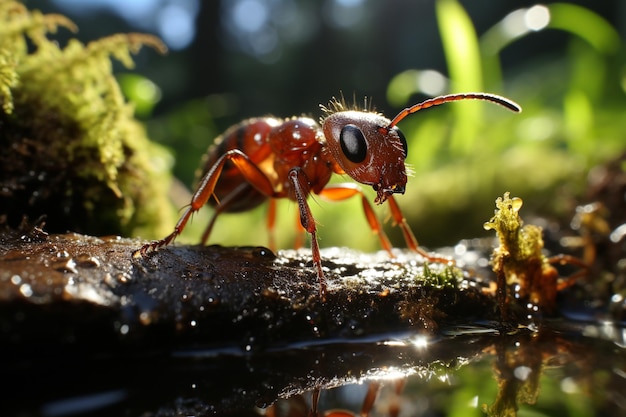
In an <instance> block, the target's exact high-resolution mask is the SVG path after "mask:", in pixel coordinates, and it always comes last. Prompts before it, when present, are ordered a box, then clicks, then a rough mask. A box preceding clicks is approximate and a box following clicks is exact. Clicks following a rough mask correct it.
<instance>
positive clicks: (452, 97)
mask: <svg viewBox="0 0 626 417" xmlns="http://www.w3.org/2000/svg"><path fill="white" fill-rule="evenodd" d="M460 100H486V101H490V102H492V103H495V104H499V105H500V106H503V107H506V108H507V109H509V110H511V111H514V112H516V113H519V112H521V111H522V108H521V107H520V105H519V104H517V103H515V102H514V101H512V100H509V99H508V98H504V97H502V96H498V95H495V94H487V93H459V94H448V95H445V96H439V97H433V98H429V99H428V100H424V101H422V102H421V103H417V104H414V105H412V106H411V107H407V108H406V109H404V110H402V111H401V112H400V113H398V114H397V116H396V117H394V118H393V120H392V121H391V123H389V125H388V126H386V127H385V129H391V128H392V127H394V126H395V125H397V124H398V122H399V121H400V120H402V119H404V118H405V117H407V116H408V115H409V114H413V113H415V112H416V111H418V110H422V109H427V108H429V107H434V106H439V105H440V104H444V103H449V102H451V101H460Z"/></svg>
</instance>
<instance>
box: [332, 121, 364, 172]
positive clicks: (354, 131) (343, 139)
mask: <svg viewBox="0 0 626 417" xmlns="http://www.w3.org/2000/svg"><path fill="white" fill-rule="evenodd" d="M339 143H340V144H341V150H342V151H343V154H344V155H345V156H346V158H348V160H350V161H351V162H354V163H358V162H362V161H363V160H364V159H365V154H366V152H367V143H366V142H365V136H363V132H361V129H359V128H358V127H356V126H355V125H345V126H344V127H343V129H341V134H340V135H339Z"/></svg>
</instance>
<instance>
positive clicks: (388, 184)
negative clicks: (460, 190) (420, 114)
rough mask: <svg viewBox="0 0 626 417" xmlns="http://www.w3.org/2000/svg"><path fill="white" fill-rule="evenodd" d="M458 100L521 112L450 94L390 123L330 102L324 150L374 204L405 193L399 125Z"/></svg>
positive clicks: (489, 97) (503, 101)
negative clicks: (368, 189) (368, 191)
mask: <svg viewBox="0 0 626 417" xmlns="http://www.w3.org/2000/svg"><path fill="white" fill-rule="evenodd" d="M459 100H486V101H490V102H492V103H495V104H499V105H501V106H504V107H506V108H507V109H509V110H511V111H514V112H520V111H521V110H522V109H521V107H520V106H519V105H518V104H517V103H515V102H513V101H511V100H509V99H507V98H504V97H501V96H497V95H495V94H487V93H461V94H449V95H445V96H439V97H434V98H431V99H428V100H424V101H422V102H421V103H418V104H415V105H413V106H411V107H407V108H406V109H404V110H402V111H401V112H400V113H398V114H397V115H396V116H395V117H394V118H393V119H392V120H391V121H390V120H389V119H387V118H385V117H383V116H382V115H380V114H377V113H374V112H371V111H368V110H364V111H358V110H346V109H345V104H344V102H343V101H338V100H336V99H333V100H332V101H331V102H330V105H329V107H325V106H322V110H323V111H324V112H326V113H328V114H329V115H328V116H326V117H325V118H324V119H323V120H322V122H321V123H322V129H323V131H324V137H325V138H326V141H327V146H328V148H329V150H330V152H331V154H332V155H333V157H334V159H335V161H337V163H338V164H339V166H340V167H341V169H342V170H343V171H344V172H345V173H347V174H348V175H350V177H352V178H354V179H355V180H356V181H358V182H360V183H362V184H368V185H371V186H372V187H373V188H374V190H376V192H377V196H376V200H375V202H376V203H382V202H384V201H385V200H386V199H387V198H388V197H389V196H390V195H392V194H393V193H402V194H403V193H404V188H405V185H406V181H407V172H406V167H405V164H404V160H405V159H406V156H407V142H406V139H405V137H404V135H403V134H402V132H400V130H398V128H397V127H396V125H397V124H398V122H400V121H401V120H402V119H404V118H405V117H406V116H408V115H410V114H413V113H415V112H417V111H418V110H422V109H427V108H429V107H433V106H439V105H440V104H444V103H448V102H451V101H459Z"/></svg>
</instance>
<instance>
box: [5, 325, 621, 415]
mask: <svg viewBox="0 0 626 417" xmlns="http://www.w3.org/2000/svg"><path fill="white" fill-rule="evenodd" d="M491 325H492V323H485V324H484V325H481V326H475V327H471V328H462V329H461V328H455V329H446V330H444V331H443V332H442V335H441V336H438V337H437V338H432V337H429V336H425V335H419V334H411V333H405V334H395V335H390V334H388V335H379V336H372V337H369V338H367V339H358V340H354V339H352V340H334V341H326V342H324V343H319V344H315V345H313V344H302V345H291V346H284V347H282V348H277V349H273V350H269V351H264V352H253V353H245V351H242V350H240V349H235V350H233V349H215V348H206V347H201V346H198V347H197V348H195V349H186V350H174V351H173V353H172V354H171V355H166V356H164V355H160V354H159V355H155V356H153V357H150V356H149V355H143V356H142V357H134V356H133V355H128V356H127V357H123V356H122V357H119V356H118V357H101V358H81V357H79V356H76V355H74V356H71V357H68V356H67V355H64V354H63V352H61V351H59V352H40V353H39V355H42V356H46V357H45V358H43V357H42V359H41V361H40V362H39V363H38V364H37V365H33V364H32V363H31V364H29V365H28V366H27V365H24V366H20V364H19V363H16V364H15V367H10V369H9V373H8V375H7V376H9V377H10V381H11V384H10V386H9V387H8V389H5V390H4V395H3V397H4V398H5V399H6V401H4V403H5V405H6V406H7V408H5V411H6V412H7V413H3V415H15V416H31V415H32V416H36V415H39V416H45V417H57V416H70V415H98V416H100V415H105V416H108V415H111V416H182V415H185V416H191V415H196V416H202V415H219V416H227V415H228V416H231V415H269V416H276V417H278V416H292V417H295V416H306V415H308V413H309V412H310V409H311V407H312V406H313V404H314V401H313V395H312V394H313V393H314V392H315V393H316V395H317V394H319V403H318V404H317V410H318V411H319V413H320V415H328V416H341V415H350V414H338V412H337V411H332V410H337V409H343V410H347V411H349V412H351V413H353V414H355V415H359V412H360V411H361V409H362V407H363V403H364V400H365V399H366V397H367V392H368V390H371V393H372V394H371V395H370V398H375V401H374V402H373V404H372V405H371V407H370V406H367V405H366V408H370V410H369V415H372V416H387V415H399V416H484V415H494V416H495V415H498V416H514V415H516V414H517V415H519V416H621V415H626V344H625V340H626V328H624V327H619V326H615V325H610V324H609V323H598V324H589V323H575V322H565V321H553V322H547V323H543V324H541V325H540V326H538V329H529V328H521V329H517V330H516V331H512V332H510V333H509V334H504V335H500V334H499V333H498V332H497V331H496V330H494V329H493V327H492V326H491ZM33 366H36V368H33ZM316 390H319V391H316ZM374 394H376V396H375V397H374Z"/></svg>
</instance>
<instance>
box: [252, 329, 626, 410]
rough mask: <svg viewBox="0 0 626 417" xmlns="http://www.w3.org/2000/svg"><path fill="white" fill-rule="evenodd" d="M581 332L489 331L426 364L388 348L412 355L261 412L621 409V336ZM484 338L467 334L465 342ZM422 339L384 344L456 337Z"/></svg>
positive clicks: (624, 360) (624, 362)
mask: <svg viewBox="0 0 626 417" xmlns="http://www.w3.org/2000/svg"><path fill="white" fill-rule="evenodd" d="M585 327H588V326H585ZM464 333H465V335H464V337H466V336H467V332H464ZM580 333H581V329H572V328H569V329H567V331H566V329H565V327H564V326H563V324H562V323H557V325H556V326H555V328H554V329H550V330H548V329H544V330H541V331H536V332H533V331H529V330H527V329H521V330H519V331H518V332H514V333H513V334H508V335H501V336H494V335H486V336H484V338H488V339H490V343H487V344H486V345H483V346H482V348H481V349H480V351H479V352H477V351H474V354H473V355H471V357H463V349H460V350H459V352H458V353H459V354H460V355H459V356H458V357H457V358H456V360H454V361H446V360H434V361H433V362H432V363H430V364H429V365H428V366H426V367H424V366H423V365H417V364H416V363H415V362H411V361H410V360H408V359H409V356H410V355H409V354H407V352H406V351H395V352H393V350H392V349H391V348H390V350H389V351H388V352H387V354H396V355H398V357H401V358H405V359H407V361H406V364H405V366H404V367H400V368H396V367H389V368H387V369H386V370H387V371H388V373H385V371H386V370H385V369H384V367H382V368H378V370H377V372H376V373H375V377H373V378H371V376H372V375H374V374H372V373H369V374H368V375H366V376H364V377H362V378H357V379H356V380H355V381H353V383H347V384H346V385H342V386H340V387H335V386H333V384H332V382H331V381H328V383H327V384H324V385H323V386H324V389H322V390H321V392H319V390H314V391H313V392H314V394H313V395H311V394H310V392H306V393H300V394H298V395H295V396H291V397H289V398H287V399H281V400H278V401H277V402H276V403H275V404H274V405H272V406H271V407H270V408H269V409H267V410H265V411H263V413H264V414H265V415H269V416H272V417H281V416H291V417H296V416H310V415H312V414H311V412H312V411H311V410H313V412H318V414H317V415H324V416H327V417H339V416H352V415H361V416H367V415H372V416H377V415H384V416H396V415H400V416H404V415H406V416H409V415H427V416H431V415H446V416H473V415H476V416H483V415H488V416H516V415H517V414H518V411H519V410H520V409H521V410H525V411H526V412H527V413H531V414H532V415H537V416H542V415H545V416H553V415H559V416H565V415H576V416H617V415H624V413H626V407H625V404H626V403H625V400H626V396H625V394H624V393H625V392H626V367H625V366H626V355H625V352H624V351H623V348H622V347H621V346H623V344H622V343H623V342H622V341H620V340H615V341H613V342H614V343H613V342H606V341H604V340H599V339H586V338H581V337H580V336H575V334H578V335H580ZM484 338H483V340H481V341H480V342H478V341H477V340H474V341H470V340H467V341H466V342H467V346H468V347H469V346H470V345H471V344H472V343H482V342H484V341H485V340H484ZM422 340H424V339H422V338H415V337H410V338H407V339H405V340H404V341H394V342H393V343H384V345H386V346H393V347H398V346H404V347H411V346H412V347H413V349H415V350H420V349H430V350H433V351H437V350H439V349H440V348H443V347H444V345H446V344H448V343H450V342H451V340H447V339H444V340H439V341H438V342H437V343H435V344H431V345H430V346H428V348H426V345H425V344H422V342H421V341H422ZM415 341H418V343H415ZM457 347H460V345H459V346H457ZM392 352H393V353H392ZM466 352H467V351H466ZM434 356H436V355H432V356H431V357H434ZM426 368H427V369H428V372H425V369H426ZM367 386H369V388H365V387H367ZM318 397H319V403H316V402H315V399H316V398H318ZM340 410H341V411H340ZM313 415H315V414H313Z"/></svg>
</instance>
